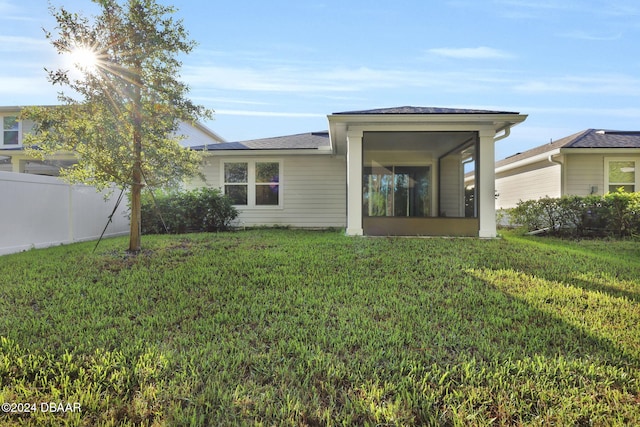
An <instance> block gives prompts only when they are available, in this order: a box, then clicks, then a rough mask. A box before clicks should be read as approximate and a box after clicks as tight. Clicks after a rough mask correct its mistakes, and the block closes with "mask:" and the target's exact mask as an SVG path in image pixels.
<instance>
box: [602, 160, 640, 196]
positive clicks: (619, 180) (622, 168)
mask: <svg viewBox="0 0 640 427" xmlns="http://www.w3.org/2000/svg"><path fill="white" fill-rule="evenodd" d="M605 164H606V169H607V170H606V177H607V180H608V181H607V189H608V191H609V192H612V193H613V192H615V191H618V188H623V189H624V191H628V192H634V191H636V188H637V187H636V185H637V177H638V175H637V174H636V166H637V160H635V159H630V160H629V159H607V160H606V161H605Z"/></svg>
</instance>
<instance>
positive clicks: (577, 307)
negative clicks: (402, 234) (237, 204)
mask: <svg viewBox="0 0 640 427" xmlns="http://www.w3.org/2000/svg"><path fill="white" fill-rule="evenodd" d="M92 245H93V243H83V244H75V245H70V246H63V247H57V248H51V249H47V250H37V251H29V252H25V253H22V254H16V255H9V256H5V257H2V258H1V259H0V296H1V298H0V337H1V338H0V380H1V388H0V401H1V402H3V403H6V402H13V403H25V402H26V403H30V404H36V405H37V406H36V409H37V410H36V411H35V412H31V413H4V414H3V413H0V424H2V425H9V426H11V425H52V426H53V425H86V426H92V425H105V426H108V425H113V426H116V425H125V426H127V425H148V426H180V425H185V426H200V425H221V426H225V425H228V426H235V425H264V426H270V425H292V426H293V425H309V426H320V425H371V426H373V425H450V426H457V425H575V426H588V425H640V305H639V302H640V261H639V260H640V246H639V245H638V242H637V241H633V240H625V241H609V240H591V241H586V240H585V241H564V240H556V239H551V238H535V237H520V236H516V235H507V236H506V237H505V238H504V239H501V240H491V241H486V240H477V239H402V238H397V239H393V238H349V237H345V236H343V235H342V233H340V232H310V231H292V230H253V231H246V232H237V233H221V234H194V235H185V236H152V237H146V238H145V240H144V245H145V250H144V251H143V252H142V253H141V254H140V255H138V256H137V257H129V256H126V255H125V253H124V252H123V251H122V250H121V249H122V248H124V247H126V241H125V240H123V239H112V240H107V241H105V242H103V243H102V244H101V245H100V246H99V248H98V250H97V251H96V252H95V253H92V252H91V250H92ZM43 402H52V403H63V404H72V405H73V404H74V403H79V404H80V405H81V408H82V409H81V411H75V412H74V411H67V412H62V411H58V412H55V413H52V412H50V411H49V412H43V411H42V410H41V409H42V408H41V407H40V405H41V404H42V403H43ZM45 409H46V407H45Z"/></svg>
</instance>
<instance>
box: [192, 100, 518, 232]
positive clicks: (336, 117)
mask: <svg viewBox="0 0 640 427" xmlns="http://www.w3.org/2000/svg"><path fill="white" fill-rule="evenodd" d="M525 119H526V115H521V114H519V113H512V112H503V111H482V110H463V109H446V108H427V107H398V108H387V109H377V110H364V111H351V112H344V113H334V114H331V115H329V116H328V121H329V131H328V132H315V133H307V134H299V135H291V136H284V137H279V138H267V139H259V140H252V141H245V142H234V143H223V144H214V145H210V146H201V147H197V146H194V147H192V148H193V149H196V150H201V151H202V152H203V155H204V157H205V163H204V165H203V172H204V174H205V176H206V180H207V183H206V184H207V185H209V186H213V187H218V188H221V189H222V190H223V192H224V193H225V194H227V195H228V196H229V197H231V198H232V199H233V200H234V202H235V205H236V206H237V208H238V209H239V210H240V216H239V220H240V223H241V224H244V225H246V226H254V225H268V226H270V225H281V226H292V227H340V228H346V232H347V234H349V235H363V234H364V235H452V236H479V237H495V236H496V223H495V202H494V193H495V181H494V152H495V151H494V144H495V142H496V141H497V140H500V139H503V138H506V137H507V136H509V133H510V129H511V127H512V126H514V125H516V124H518V123H521V122H522V121H524V120H525ZM467 168H472V169H473V170H474V171H475V173H474V178H475V179H476V180H477V181H478V182H479V184H480V185H478V186H477V190H476V191H475V194H474V197H473V200H474V203H475V206H474V209H471V212H470V213H466V212H465V186H464V172H465V169H467ZM191 185H192V186H197V185H202V183H191Z"/></svg>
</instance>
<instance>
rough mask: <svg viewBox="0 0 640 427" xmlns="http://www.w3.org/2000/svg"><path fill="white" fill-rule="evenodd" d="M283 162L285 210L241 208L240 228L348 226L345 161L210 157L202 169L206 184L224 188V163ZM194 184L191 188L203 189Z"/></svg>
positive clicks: (323, 157) (307, 157) (296, 157)
mask: <svg viewBox="0 0 640 427" xmlns="http://www.w3.org/2000/svg"><path fill="white" fill-rule="evenodd" d="M247 160H258V161H280V162H281V168H282V169H281V182H280V186H281V197H282V207H264V208H243V207H242V206H238V207H237V208H238V210H239V211H240V215H239V217H238V219H237V220H236V223H237V225H238V226H246V227H251V226H261V225H266V226H289V227H301V228H329V227H340V228H342V227H345V226H346V197H347V195H346V179H347V178H346V160H345V158H344V157H340V156H338V157H335V156H331V155H282V156H278V155H277V154H274V155H268V156H267V155H264V156H242V157H231V156H224V157H222V156H215V157H208V158H207V159H206V161H205V165H204V166H203V173H204V175H205V178H206V184H204V185H208V186H210V187H216V188H221V187H222V182H221V180H222V164H223V162H224V161H247ZM201 185H203V183H198V182H194V183H191V184H189V186H190V187H197V186H201Z"/></svg>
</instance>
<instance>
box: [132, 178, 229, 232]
mask: <svg viewBox="0 0 640 427" xmlns="http://www.w3.org/2000/svg"><path fill="white" fill-rule="evenodd" d="M237 217H238V211H237V210H236V208H234V207H233V204H232V202H231V200H230V199H229V198H228V197H227V196H225V195H223V194H222V193H221V192H220V190H217V189H214V188H198V189H195V190H189V191H177V190H170V191H163V190H156V191H154V192H153V193H151V192H147V193H145V194H144V195H143V197H142V233H143V234H163V233H171V234H181V233H187V232H202V231H222V230H227V229H229V227H230V226H231V223H232V221H233V220H234V219H236V218H237ZM165 226H166V228H165Z"/></svg>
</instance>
